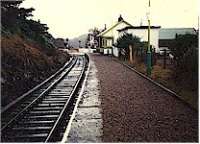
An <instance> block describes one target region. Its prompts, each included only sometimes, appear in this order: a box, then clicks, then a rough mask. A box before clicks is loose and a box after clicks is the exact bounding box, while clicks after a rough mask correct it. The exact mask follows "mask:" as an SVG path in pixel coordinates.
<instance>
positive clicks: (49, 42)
mask: <svg viewBox="0 0 200 144" xmlns="http://www.w3.org/2000/svg"><path fill="white" fill-rule="evenodd" d="M21 3H22V1H2V2H1V11H2V26H1V106H2V107H4V106H6V105H7V104H9V103H10V102H11V101H13V100H14V99H16V98H17V97H19V96H20V95H22V94H23V93H25V92H27V91H28V90H30V89H31V88H33V87H34V86H36V85H37V84H39V83H41V82H42V81H44V80H45V79H46V78H48V77H49V76H50V75H52V74H54V73H55V72H56V71H57V70H58V69H59V68H60V67H62V66H63V65H64V64H65V63H66V62H67V61H68V60H69V58H70V56H69V54H68V53H66V52H61V51H59V50H58V49H56V47H55V44H54V43H53V41H54V38H53V36H52V35H51V34H50V33H48V31H47V30H48V27H47V25H46V24H42V23H40V21H34V20H31V19H28V17H30V16H32V14H31V13H32V11H33V10H34V9H33V8H30V9H25V8H20V7H19V5H20V4H21Z"/></svg>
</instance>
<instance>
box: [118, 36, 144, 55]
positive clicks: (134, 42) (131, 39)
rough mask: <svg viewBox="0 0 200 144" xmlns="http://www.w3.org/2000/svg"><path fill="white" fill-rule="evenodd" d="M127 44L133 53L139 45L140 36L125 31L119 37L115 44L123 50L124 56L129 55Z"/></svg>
mask: <svg viewBox="0 0 200 144" xmlns="http://www.w3.org/2000/svg"><path fill="white" fill-rule="evenodd" d="M129 45H131V46H132V47H133V53H135V51H137V50H138V49H139V47H140V45H141V42H140V38H139V37H136V36H133V35H132V34H129V33H126V34H124V35H122V36H121V37H119V38H118V39H117V43H116V44H115V46H116V47H118V48H120V49H121V51H125V55H126V58H128V55H129Z"/></svg>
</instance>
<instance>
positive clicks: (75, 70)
mask: <svg viewBox="0 0 200 144" xmlns="http://www.w3.org/2000/svg"><path fill="white" fill-rule="evenodd" d="M87 62H88V59H87V58H86V56H77V57H73V58H72V59H71V60H70V62H69V63H67V64H66V65H65V66H64V67H63V68H61V69H60V70H59V71H58V72H57V73H56V74H55V75H53V76H52V77H50V78H49V79H48V80H47V81H45V82H43V83H42V84H40V85H39V86H37V87H35V88H34V89H33V90H31V91H30V92H28V93H27V94H25V95H23V96H22V97H21V98H19V99H17V100H16V101H14V102H13V103H11V104H10V105H9V106H8V107H6V108H4V109H3V110H2V112H1V118H2V120H1V141H2V142H57V141H60V140H61V139H62V136H63V133H64V131H65V128H66V126H67V123H68V121H69V119H70V115H71V113H72V112H73V105H74V103H75V101H76V95H77V94H76V93H77V91H78V86H79V85H80V83H81V81H82V79H83V77H84V71H85V69H86V67H87Z"/></svg>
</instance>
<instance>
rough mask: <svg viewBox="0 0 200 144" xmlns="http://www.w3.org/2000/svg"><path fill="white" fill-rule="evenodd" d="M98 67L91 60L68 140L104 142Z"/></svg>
mask: <svg viewBox="0 0 200 144" xmlns="http://www.w3.org/2000/svg"><path fill="white" fill-rule="evenodd" d="M96 73H97V69H96V67H95V65H94V63H93V61H91V62H90V71H89V75H88V79H87V82H86V86H85V91H84V93H83V96H82V98H81V101H80V103H79V106H78V109H77V112H76V115H75V118H74V120H73V122H72V125H71V129H70V132H69V135H68V139H67V142H102V140H101V137H102V118H101V106H100V105H101V101H100V99H99V87H98V83H99V82H98V79H97V75H96Z"/></svg>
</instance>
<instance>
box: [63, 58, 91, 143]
mask: <svg viewBox="0 0 200 144" xmlns="http://www.w3.org/2000/svg"><path fill="white" fill-rule="evenodd" d="M89 71H90V62H89V65H88V69H87V73H86V76H85V79H84V81H83V85H82V88H81V92H80V93H79V96H78V100H77V101H76V105H75V107H74V111H73V113H72V116H71V118H70V120H69V124H68V125H67V128H66V130H65V132H64V136H63V138H62V140H61V143H66V142H67V138H68V135H69V131H70V129H71V125H72V121H73V120H74V118H75V115H76V111H77V109H78V104H79V102H80V100H81V96H82V95H83V92H84V88H85V84H86V80H87V77H88V74H89Z"/></svg>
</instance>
